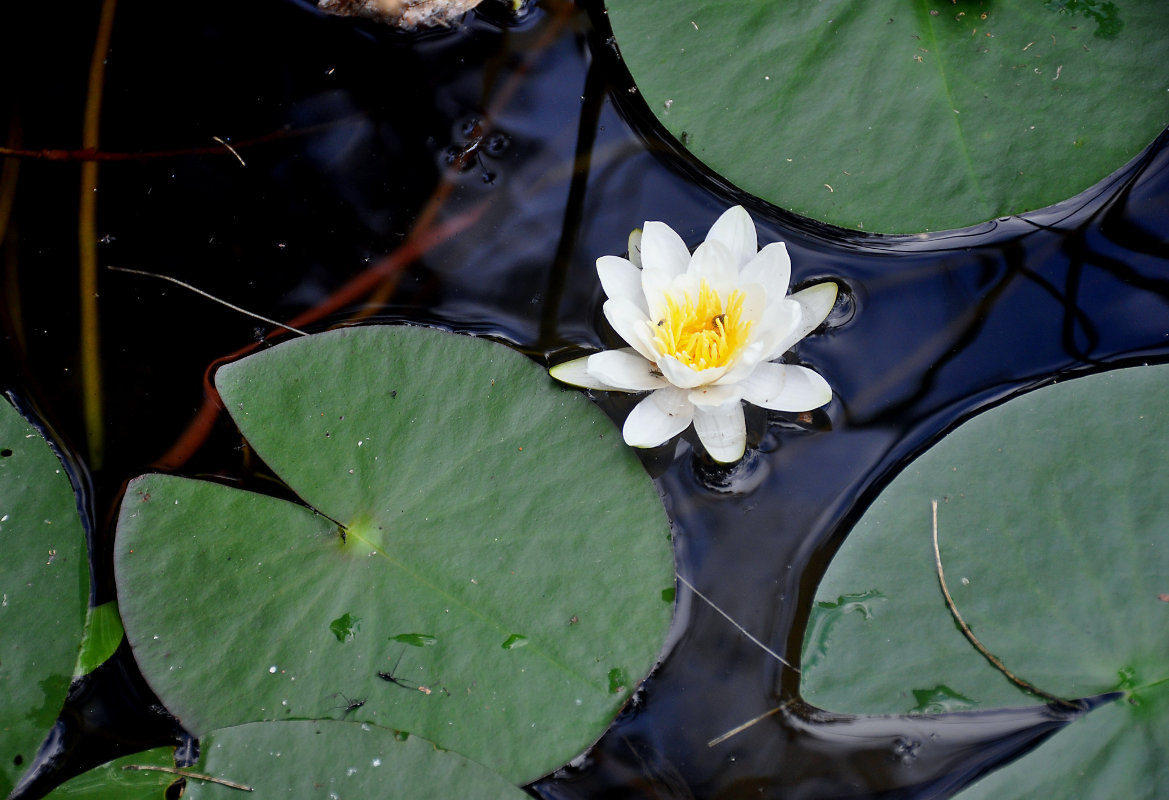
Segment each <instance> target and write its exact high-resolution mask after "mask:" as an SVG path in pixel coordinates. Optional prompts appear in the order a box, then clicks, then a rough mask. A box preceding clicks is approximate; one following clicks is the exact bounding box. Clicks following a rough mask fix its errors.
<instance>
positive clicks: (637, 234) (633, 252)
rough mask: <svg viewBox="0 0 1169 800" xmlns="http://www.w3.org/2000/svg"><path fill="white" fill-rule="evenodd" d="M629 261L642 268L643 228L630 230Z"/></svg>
mask: <svg viewBox="0 0 1169 800" xmlns="http://www.w3.org/2000/svg"><path fill="white" fill-rule="evenodd" d="M626 247H628V248H629V263H631V264H632V265H633V266H635V267H637V268H638V269H641V228H634V229H633V230H631V231H630V232H629V243H628V244H627V245H626Z"/></svg>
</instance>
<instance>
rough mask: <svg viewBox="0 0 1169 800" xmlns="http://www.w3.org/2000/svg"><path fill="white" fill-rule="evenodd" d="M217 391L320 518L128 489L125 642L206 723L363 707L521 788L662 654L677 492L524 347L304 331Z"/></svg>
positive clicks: (193, 719) (361, 715) (123, 528)
mask: <svg viewBox="0 0 1169 800" xmlns="http://www.w3.org/2000/svg"><path fill="white" fill-rule="evenodd" d="M216 384H217V386H218V388H219V391H220V393H221V395H222V397H223V400H224V403H225V405H226V406H227V408H228V410H229V411H230V413H231V414H232V416H233V417H234V419H235V420H236V422H237V424H238V425H239V427H240V430H241V431H242V433H243V435H244V437H245V438H246V439H247V441H248V442H249V444H250V445H251V446H252V447H254V448H255V450H256V451H257V452H258V453H259V455H260V456H261V457H262V458H263V459H264V461H265V462H266V463H267V464H268V465H269V466H270V467H271V468H272V469H273V470H274V471H275V472H276V473H277V474H278V475H279V476H280V477H281V478H283V479H284V481H286V482H287V484H288V486H289V487H290V488H291V489H292V490H293V491H295V492H296V493H297V495H299V496H300V497H301V498H303V500H304V501H305V502H306V503H308V504H311V506H312V507H313V508H315V509H317V511H313V510H312V509H310V508H308V507H305V506H303V505H299V504H296V503H293V502H289V501H287V500H283V499H276V498H273V497H267V496H260V495H257V494H254V493H251V492H245V491H241V490H238V489H235V488H231V487H228V486H223V485H219V484H215V483H211V482H208V481H196V480H190V479H186V478H177V477H171V476H165V475H146V476H143V477H141V478H139V479H137V480H135V481H133V482H132V483H131V484H130V486H129V488H128V489H127V492H126V497H125V500H124V502H123V506H122V511H121V516H120V519H119V523H118V526H119V527H118V538H117V545H116V552H115V568H116V573H117V580H118V586H119V591H120V595H121V608H122V617H123V620H124V623H125V626H126V635H127V637H128V639H129V641H130V644H131V646H132V647H133V649H134V653H135V657H136V658H137V660H138V663H139V664H140V666H141V668H142V671H143V674H144V675H145V676H146V679H147V680H148V681H149V682H150V684H151V686H152V687H153V688H154V690H155V691H156V692H157V693H158V695H159V697H160V698H161V699H162V700H163V701H164V702H165V704H166V705H167V707H168V708H169V709H170V710H171V711H172V712H174V713H175V714H176V715H177V716H178V717H179V719H180V720H181V721H182V723H183V724H184V725H185V726H186V727H187V728H188V729H189V730H191V731H192V732H194V733H195V734H197V735H201V734H203V733H206V732H207V731H209V730H212V729H215V728H223V727H227V726H231V725H236V724H240V723H244V722H249V721H258V720H281V719H296V718H311V719H320V718H328V717H333V718H338V719H342V718H343V719H346V720H351V721H352V720H365V721H370V722H375V723H378V724H380V725H384V726H389V727H392V728H396V729H399V730H406V731H410V732H411V733H415V734H418V735H420V736H423V737H425V738H427V739H430V740H432V741H434V742H435V743H436V744H438V745H439V746H441V747H443V748H446V749H450V750H455V751H457V752H459V753H461V754H463V755H465V756H467V757H469V758H472V759H474V760H476V761H478V762H480V763H482V764H485V765H487V766H489V767H491V768H492V769H495V770H497V771H499V772H500V773H502V774H503V775H505V776H506V777H507V778H508V779H510V780H512V781H513V782H517V783H519V782H526V781H528V780H531V779H533V778H536V777H538V776H539V775H541V774H543V773H545V772H547V771H548V770H550V769H553V768H555V767H557V766H559V765H560V764H562V763H564V762H565V761H567V760H569V759H571V758H572V757H574V756H576V755H577V754H578V753H580V752H581V751H582V750H583V749H585V748H586V747H587V746H588V745H589V744H590V743H591V742H592V741H593V740H595V739H596V738H597V737H598V736H599V735H600V733H601V732H602V731H603V730H604V729H605V727H606V726H607V725H608V724H609V722H610V721H611V719H612V718H613V716H614V714H615V713H616V712H617V710H618V709H619V708H620V707H621V705H622V704H623V703H624V702H625V701H626V700H627V699H628V698H629V696H630V693H631V691H632V690H633V688H634V686H635V683H636V681H637V680H638V679H639V678H640V677H641V676H643V675H645V674H646V672H647V671H648V670H649V669H650V668H651V667H652V665H653V663H654V660H655V657H656V655H657V653H658V650H659V648H660V647H661V644H662V642H663V639H664V637H665V632H666V629H667V627H668V624H669V620H670V616H671V612H672V604H670V603H666V602H663V600H662V597H663V590H665V589H668V588H671V587H672V586H673V585H674V573H673V557H672V550H671V546H670V541H669V527H668V522H667V520H666V517H665V513H664V510H663V508H662V506H661V502H660V499H659V496H658V493H657V491H656V488H655V487H654V485H653V483H652V482H651V481H650V480H649V478H648V477H647V476H646V474H645V472H644V470H643V469H642V467H641V465H640V462H639V461H638V460H637V458H636V457H635V456H634V455H633V454H632V453H631V452H630V451H629V449H628V448H626V447H625V446H624V444H623V443H622V441H621V437H620V435H619V434H618V433H617V432H616V430H615V429H614V427H613V425H612V423H611V422H610V421H609V420H608V419H607V418H606V417H605V416H604V415H602V414H601V413H600V412H599V410H597V409H596V408H595V407H594V406H593V405H592V404H591V403H589V402H588V401H587V400H586V399H585V398H583V397H581V396H580V395H579V394H577V393H574V392H569V391H564V390H562V389H560V388H558V387H556V386H555V385H554V384H553V382H552V381H551V379H550V378H549V377H548V376H547V374H546V373H545V372H544V370H543V369H541V368H540V367H538V366H537V365H535V364H533V363H532V362H531V361H529V360H528V359H526V358H524V357H522V356H520V355H519V354H517V353H515V352H514V351H511V350H509V349H508V348H505V347H503V346H501V345H498V344H493V343H490V342H487V341H485V340H481V339H474V338H471V337H466V336H456V335H453V334H448V333H443V332H439V331H433V330H427V329H421V328H410V327H382V326H375V327H364V328H350V329H344V330H337V331H332V332H329V333H324V334H319V335H315V336H310V337H306V338H302V339H299V340H296V341H293V342H289V343H287V344H283V345H280V346H278V347H276V348H273V349H272V350H268V351H266V352H263V353H260V354H258V355H254V356H251V357H249V358H246V359H244V360H242V361H239V362H236V363H234V364H231V365H229V366H226V367H224V368H222V369H221V370H220V371H219V373H218V374H217V376H216ZM318 512H319V513H318Z"/></svg>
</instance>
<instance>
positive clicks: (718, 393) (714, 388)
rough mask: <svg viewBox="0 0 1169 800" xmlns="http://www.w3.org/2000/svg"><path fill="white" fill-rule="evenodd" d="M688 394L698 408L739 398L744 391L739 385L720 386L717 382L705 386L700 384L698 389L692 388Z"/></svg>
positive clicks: (717, 404)
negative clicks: (740, 389) (741, 390)
mask: <svg viewBox="0 0 1169 800" xmlns="http://www.w3.org/2000/svg"><path fill="white" fill-rule="evenodd" d="M686 396H687V397H688V398H689V400H690V402H691V403H693V404H694V406H695V407H696V408H713V407H714V406H721V405H723V404H724V403H729V402H731V401H732V400H739V399H741V398H742V396H743V393H742V392H740V391H739V387H738V386H734V385H725V386H720V385H719V384H716V383H709V384H707V385H705V386H699V387H698V388H697V389H691V390H690V394H688V395H686Z"/></svg>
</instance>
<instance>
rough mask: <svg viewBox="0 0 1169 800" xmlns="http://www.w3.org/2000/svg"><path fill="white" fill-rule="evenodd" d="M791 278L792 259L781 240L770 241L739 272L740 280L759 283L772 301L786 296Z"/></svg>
mask: <svg viewBox="0 0 1169 800" xmlns="http://www.w3.org/2000/svg"><path fill="white" fill-rule="evenodd" d="M791 278H792V260H791V256H789V255H788V252H787V245H786V244H784V243H783V242H772V243H771V244H769V245H767V246H766V247H764V248H763V249H762V250H760V251H759V253H758V254H757V255H756V256H755V257H754V258H752V259H751V260H750V261H748V262H747V265H746V266H745V267H743V270H742V272H740V273H739V281H740V282H742V283H758V284H761V285H762V286H763V288H764V289H765V290H766V291H767V299H768V300H769V301H772V302H774V301H775V300H778V299H779V298H781V297H786V296H787V287H788V284H789V283H790V282H791Z"/></svg>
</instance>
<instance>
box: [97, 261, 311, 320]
mask: <svg viewBox="0 0 1169 800" xmlns="http://www.w3.org/2000/svg"><path fill="white" fill-rule="evenodd" d="M109 269H112V270H113V271H114V272H128V273H130V274H131V275H145V276H146V277H148V278H158V279H159V280H163V281H170V282H171V283H177V284H178V285H179V286H182V287H183V288H184V289H189V290H190V291H192V292H194V293H195V294H199V295H202V296H203V297H206V298H207V299H208V300H214V301H215V302H216V303H219V304H220V305H224V306H227V307H228V308H230V309H231V310H232V311H238V312H239V313H241V314H245V315H247V316H249V317H251V318H253V319H258V320H260V321H261V322H267V323H268V324H269V325H275V326H276V327H277V328H283V329H284V330H286V331H292V332H293V333H297V334H300V335H301V336H308V334H307V333H305V332H304V331H302V330H300V329H299V328H294V327H292V326H291V325H285V324H284V323H283V322H277V321H276V320H274V319H268V318H267V317H262V316H260V315H259V314H256V313H254V312H252V311H248V310H247V309H246V308H240V307H239V306H236V305H232V304H231V303H229V302H227V301H226V300H221V299H220V298H218V297H216V296H215V295H213V294H209V293H207V292H205V291H203V290H202V289H199V288H197V287H195V286H192V285H191V284H189V283H187V282H186V281H180V280H179V279H178V278H172V277H171V276H170V275H159V274H158V273H157V272H146V271H144V270H140V269H130V268H128V267H114V266H111V267H109Z"/></svg>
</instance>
